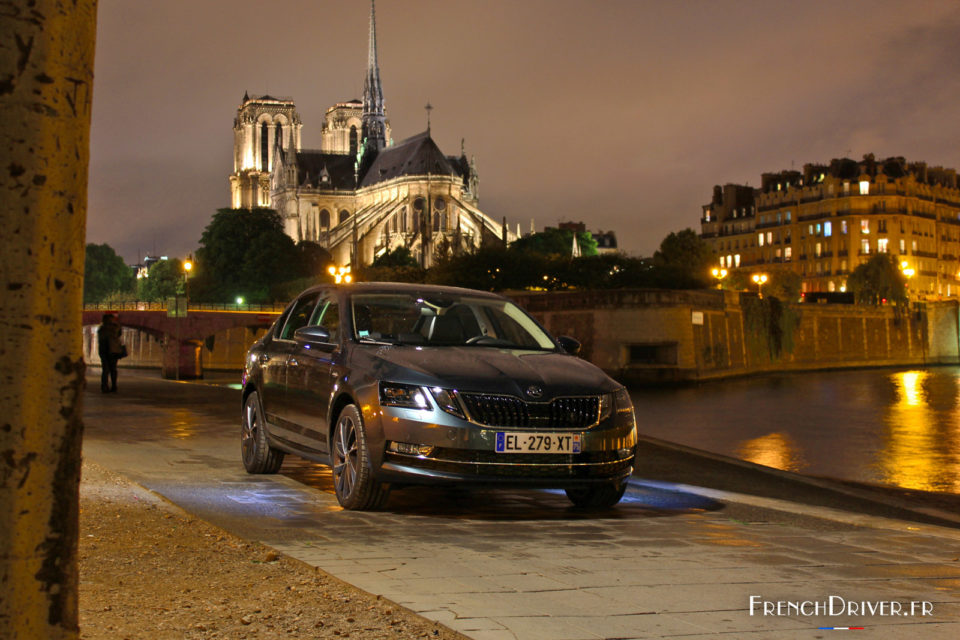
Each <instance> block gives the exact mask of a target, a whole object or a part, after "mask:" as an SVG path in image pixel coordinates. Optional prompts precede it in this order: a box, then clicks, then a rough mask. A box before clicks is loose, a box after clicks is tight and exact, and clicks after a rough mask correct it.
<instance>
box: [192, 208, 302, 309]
mask: <svg viewBox="0 0 960 640" xmlns="http://www.w3.org/2000/svg"><path fill="white" fill-rule="evenodd" d="M303 253H304V254H307V253H309V254H310V255H313V256H315V255H316V253H315V252H314V251H313V250H312V249H311V250H307V251H304V252H303ZM302 262H303V261H302V260H301V259H300V254H299V253H298V250H297V247H296V245H295V244H294V242H293V240H292V239H291V238H290V236H288V235H287V234H286V233H284V230H283V222H282V221H281V219H280V214H278V213H277V212H276V211H274V210H273V209H220V210H218V211H217V213H215V214H214V216H213V219H212V220H211V221H210V224H208V225H207V228H206V229H205V230H204V232H203V235H202V236H201V237H200V248H199V249H197V265H196V276H195V277H194V278H192V279H191V283H190V297H191V298H193V299H195V300H199V301H205V302H232V301H233V300H235V299H236V298H238V297H243V298H244V299H245V300H246V301H248V302H255V303H259V302H269V301H272V300H273V299H274V297H275V295H274V294H275V289H276V287H277V286H278V285H280V284H282V283H284V282H287V281H289V280H293V279H295V278H298V277H301V276H302V275H304V274H303V264H302Z"/></svg>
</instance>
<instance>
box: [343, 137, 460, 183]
mask: <svg viewBox="0 0 960 640" xmlns="http://www.w3.org/2000/svg"><path fill="white" fill-rule="evenodd" d="M428 173H430V174H433V175H450V176H460V175H462V174H461V173H460V171H459V170H458V168H455V167H454V166H453V165H452V164H451V163H450V160H449V159H448V158H447V156H445V155H443V152H442V151H440V148H439V147H438V146H437V143H436V142H434V141H433V138H431V137H430V132H429V131H424V132H423V133H420V134H417V135H415V136H413V137H412V138H407V139H406V140H404V141H403V142H400V143H399V144H395V145H393V146H392V147H386V148H385V149H381V150H380V152H379V153H377V157H376V158H375V159H374V161H373V164H372V165H371V166H370V169H369V170H368V171H367V172H366V173H365V174H364V176H363V179H362V180H361V181H360V186H361V187H368V186H370V185H373V184H377V183H378V182H384V181H386V180H392V179H394V178H398V177H400V176H425V175H427V174H428Z"/></svg>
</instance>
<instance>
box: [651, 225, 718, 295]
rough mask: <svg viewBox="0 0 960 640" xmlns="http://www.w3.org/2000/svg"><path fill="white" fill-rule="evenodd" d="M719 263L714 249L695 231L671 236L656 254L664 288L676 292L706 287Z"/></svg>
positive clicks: (685, 230)
mask: <svg viewBox="0 0 960 640" xmlns="http://www.w3.org/2000/svg"><path fill="white" fill-rule="evenodd" d="M716 260H717V256H716V254H715V253H714V251H713V248H712V247H710V245H709V244H707V243H706V242H704V241H703V240H702V239H701V238H700V236H698V235H697V233H696V232H695V231H694V230H693V229H684V230H683V231H677V232H673V233H670V234H669V235H667V237H666V238H664V239H663V241H662V242H661V243H660V249H658V250H657V251H656V252H655V253H654V254H653V264H654V267H655V268H656V269H657V270H658V271H659V274H658V275H659V278H658V279H659V280H660V282H661V286H666V287H669V288H677V289H688V288H707V287H708V286H709V285H710V269H711V267H712V266H713V265H714V264H716Z"/></svg>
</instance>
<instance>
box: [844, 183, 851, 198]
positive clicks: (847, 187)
mask: <svg viewBox="0 0 960 640" xmlns="http://www.w3.org/2000/svg"><path fill="white" fill-rule="evenodd" d="M843 195H845V196H847V195H850V183H849V182H844V183H843Z"/></svg>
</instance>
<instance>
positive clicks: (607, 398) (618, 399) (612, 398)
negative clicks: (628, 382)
mask: <svg viewBox="0 0 960 640" xmlns="http://www.w3.org/2000/svg"><path fill="white" fill-rule="evenodd" d="M614 411H617V412H621V411H631V412H632V411H633V401H632V400H630V392H629V391H627V388H626V387H620V388H619V389H617V390H616V391H614V392H613V393H605V394H603V395H602V396H600V422H603V421H604V420H606V419H607V418H609V417H610V416H611V415H613V412H614Z"/></svg>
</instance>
